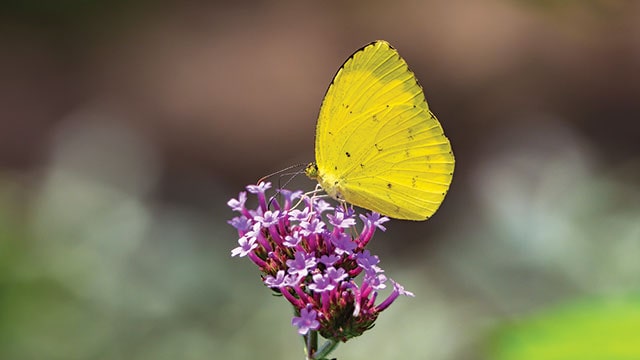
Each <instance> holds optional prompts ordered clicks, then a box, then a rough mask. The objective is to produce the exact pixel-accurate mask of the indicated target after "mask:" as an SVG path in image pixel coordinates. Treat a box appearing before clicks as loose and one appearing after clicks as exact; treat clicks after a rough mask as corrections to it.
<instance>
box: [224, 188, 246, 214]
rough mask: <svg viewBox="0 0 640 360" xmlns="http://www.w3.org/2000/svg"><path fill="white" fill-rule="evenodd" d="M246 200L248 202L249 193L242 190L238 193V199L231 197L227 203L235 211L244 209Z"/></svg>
mask: <svg viewBox="0 0 640 360" xmlns="http://www.w3.org/2000/svg"><path fill="white" fill-rule="evenodd" d="M246 202H247V193H246V192H244V191H242V192H241V193H240V194H238V200H236V199H231V200H229V201H228V202H227V205H229V207H230V208H231V210H233V211H242V209H244V204H245V203H246Z"/></svg>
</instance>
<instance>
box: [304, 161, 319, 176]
mask: <svg viewBox="0 0 640 360" xmlns="http://www.w3.org/2000/svg"><path fill="white" fill-rule="evenodd" d="M304 173H305V174H306V175H307V176H308V177H309V178H310V179H313V180H315V179H317V178H318V165H316V163H314V162H312V163H309V165H307V167H306V168H305V169H304Z"/></svg>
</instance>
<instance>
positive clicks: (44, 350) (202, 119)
mask: <svg viewBox="0 0 640 360" xmlns="http://www.w3.org/2000/svg"><path fill="white" fill-rule="evenodd" d="M375 39H385V40H388V41H389V42H391V44H393V45H394V46H395V47H396V48H398V49H399V51H400V53H401V54H402V55H403V56H404V57H405V58H406V60H407V61H408V63H409V64H410V66H411V67H412V69H413V70H414V72H415V73H416V74H417V77H418V78H419V79H420V81H421V83H422V85H423V86H424V88H425V92H426V94H427V99H428V101H429V103H430V106H431V108H432V109H433V111H434V112H435V113H436V114H437V115H438V117H439V119H440V120H441V122H442V124H443V127H444V129H445V131H446V134H447V135H448V136H449V138H450V139H451V142H452V145H453V148H454V152H455V155H456V160H457V164H456V173H455V176H454V181H453V184H452V187H451V190H450V192H449V195H448V196H447V198H446V199H445V202H444V204H443V206H442V207H441V209H440V210H439V212H438V213H437V214H436V216H434V217H433V218H432V219H431V220H429V221H428V222H421V223H412V222H400V221H393V222H391V223H390V224H389V226H388V231H387V233H385V234H381V235H380V236H376V238H375V239H374V241H373V242H372V244H371V247H372V251H374V252H375V253H378V254H380V256H381V259H382V265H383V267H384V268H385V269H386V271H387V275H389V276H390V277H392V278H394V279H395V280H397V281H399V282H400V283H402V284H403V285H405V287H406V288H407V289H409V290H411V291H413V292H415V294H416V297H415V298H401V299H399V300H398V301H397V303H396V304H394V306H392V307H391V308H390V309H388V310H387V311H385V312H384V313H383V314H382V315H381V317H380V319H379V320H378V323H377V326H376V327H375V328H374V329H373V330H371V331H370V332H368V333H366V334H365V335H364V336H362V337H361V338H359V339H355V340H353V341H351V342H349V343H347V344H346V345H342V346H341V347H340V348H339V349H338V350H337V352H336V353H335V356H337V357H338V358H339V359H374V358H375V359H393V358H398V357H402V358H407V359H430V360H440V359H442V360H448V359H500V360H503V359H504V360H506V359H518V360H520V359H581V360H584V359H640V345H638V344H640V314H639V313H640V301H639V300H638V299H639V298H640V296H639V294H640V156H639V150H640V125H639V120H640V119H639V114H640V101H639V100H640V98H639V96H640V2H636V1H615V0H610V1H609V0H601V1H597V0H584V1H578V0H575V1H571V0H557V1H553V0H546V1H534V0H529V1H526V0H487V1H473V2H472V1H463V0H440V1H409V0H400V1H394V2H391V1H388V2H385V1H371V0H366V1H365V0H360V1H348V2H347V1H313V2H311V1H247V2H235V3H232V2H209V1H187V2H185V1H174V0H171V1H169V0H165V1H155V2H152V1H143V0H138V1H106V0H59V1H36V0H22V1H19V0H14V1H6V0H5V1H2V2H1V3H0V359H2V360H4V359H7V360H13V359H16V360H22V359H25V360H30V359H34V360H36V359H37V360H40V359H54V360H57V359H60V360H67V359H92V360H116V359H135V360H137V359H159V360H163V359H167V360H169V359H171V360H173V359H181V360H192V359H256V358H260V359H301V358H302V344H301V342H300V340H299V338H298V336H297V334H296V333H295V330H294V328H292V327H291V325H290V318H291V309H290V307H289V306H288V305H287V303H286V302H285V301H284V300H282V299H280V298H275V297H273V296H271V294H270V292H269V291H268V290H267V289H266V288H265V287H263V286H262V285H261V284H260V280H259V278H258V275H259V274H258V272H257V269H255V267H254V266H253V265H252V264H250V262H249V261H246V260H245V259H242V260H237V259H231V258H230V249H231V248H233V247H235V243H236V238H237V234H235V232H234V230H233V229H232V228H231V227H230V226H228V225H227V224H226V220H227V219H228V218H230V217H231V216H232V213H231V212H230V211H229V210H228V209H227V207H226V201H227V199H229V198H231V197H236V196H237V193H238V192H239V191H241V190H242V189H243V187H244V186H245V185H246V184H249V183H252V182H255V181H256V180H257V179H258V178H260V177H261V176H263V175H265V174H267V173H270V172H272V171H275V170H278V169H281V168H284V167H286V166H288V165H291V164H295V163H300V162H308V161H311V160H312V159H313V139H314V127H315V122H316V116H317V113H318V107H319V105H320V102H321V100H322V96H323V94H324V92H325V90H326V87H327V85H328V84H329V82H330V80H331V77H332V76H333V75H334V73H335V71H336V70H337V68H338V66H339V65H340V64H341V63H342V62H343V61H344V59H345V58H346V57H347V56H348V55H350V54H351V53H352V52H353V51H354V50H355V49H357V48H359V47H360V46H362V45H363V44H366V43H368V42H370V41H372V40H375ZM293 186H296V187H300V188H303V189H312V188H313V186H314V184H313V183H312V182H310V181H308V180H306V179H303V178H302V177H300V178H299V179H296V181H295V182H294V184H293Z"/></svg>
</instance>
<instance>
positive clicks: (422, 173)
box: [305, 40, 455, 220]
mask: <svg viewBox="0 0 640 360" xmlns="http://www.w3.org/2000/svg"><path fill="white" fill-rule="evenodd" d="M315 155H316V161H315V163H311V164H309V165H308V166H307V168H306V170H305V172H306V174H307V176H309V177H310V178H312V179H317V180H318V183H319V184H320V186H322V188H323V189H324V190H325V191H326V192H327V194H329V195H330V196H331V197H333V198H334V199H336V200H340V201H346V202H348V203H350V204H353V205H357V206H360V207H362V208H365V209H369V210H373V211H376V212H379V213H381V214H382V215H386V216H388V217H392V218H397V219H407V220H426V219H428V218H429V217H430V216H431V215H433V213H435V212H436V210H438V207H439V206H440V204H441V203H442V201H443V200H444V197H445V195H446V193H447V190H449V184H451V179H452V177H453V168H454V163H455V161H454V158H453V152H452V151H451V144H450V143H449V140H448V139H447V138H446V136H445V135H444V132H443V130H442V127H441V126H440V123H439V122H438V120H437V119H436V117H435V116H434V115H433V113H432V112H431V111H430V110H429V106H428V105H427V102H426V100H425V98H424V92H423V91H422V87H421V86H420V85H419V84H418V80H417V79H416V78H415V76H414V74H413V72H412V71H411V70H409V67H408V66H407V63H406V62H405V61H404V59H402V58H401V57H400V55H399V54H398V51H397V50H396V49H394V48H393V47H392V46H391V45H389V43H387V42H386V41H382V40H378V41H374V42H372V43H371V44H368V45H366V46H364V47H362V48H361V49H359V50H357V51H356V52H355V53H354V54H353V55H351V56H350V57H349V58H348V59H347V60H346V61H345V63H344V64H343V65H342V67H340V69H339V70H338V72H337V73H336V76H335V77H334V79H333V81H332V82H331V85H330V86H329V88H328V89H327V93H326V95H325V97H324V100H323V102H322V106H321V108H320V115H319V117H318V125H317V128H316V151H315Z"/></svg>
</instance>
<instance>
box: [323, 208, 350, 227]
mask: <svg viewBox="0 0 640 360" xmlns="http://www.w3.org/2000/svg"><path fill="white" fill-rule="evenodd" d="M327 218H329V223H330V224H331V225H333V226H335V227H340V228H344V229H346V228H349V227H351V226H354V225H355V224H356V219H354V218H352V217H345V213H344V211H342V210H341V209H338V210H336V212H335V215H334V216H331V215H327Z"/></svg>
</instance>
